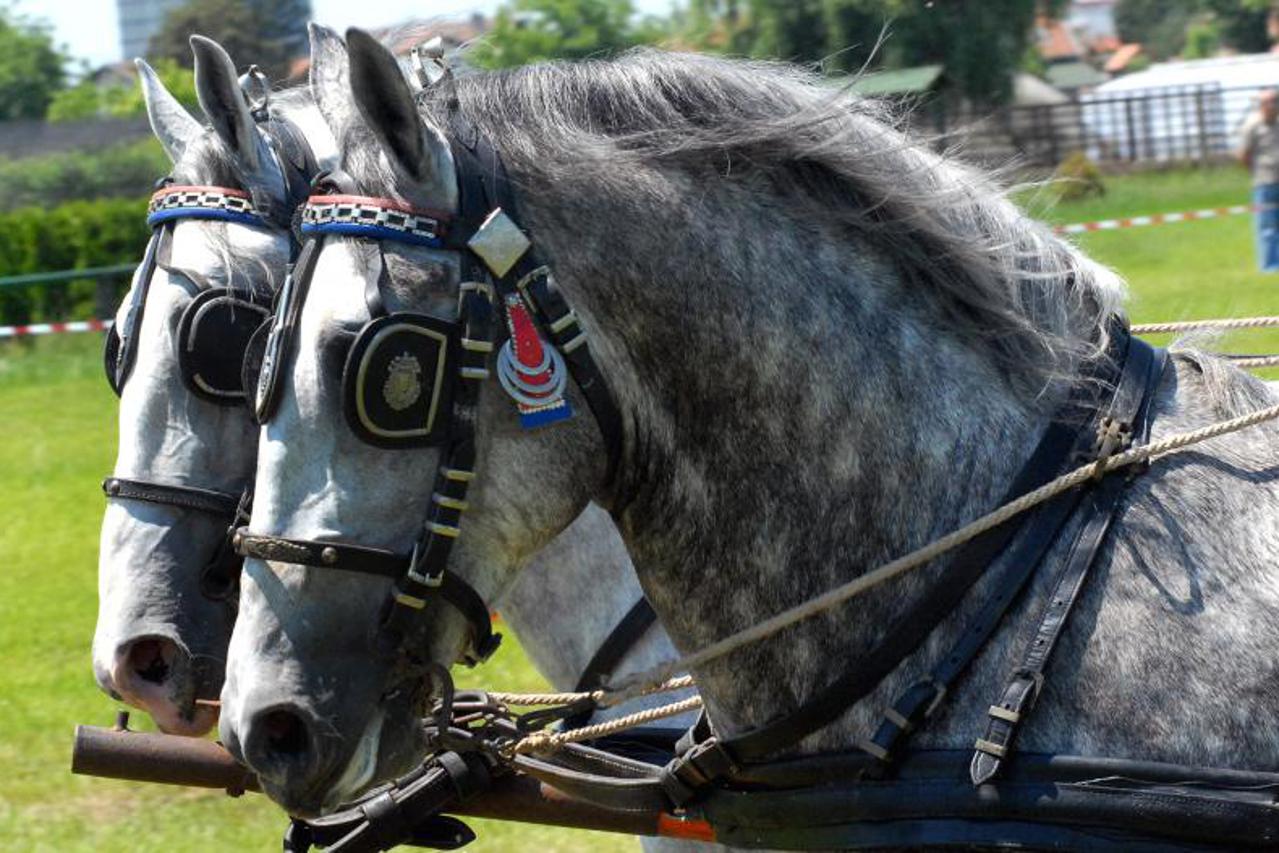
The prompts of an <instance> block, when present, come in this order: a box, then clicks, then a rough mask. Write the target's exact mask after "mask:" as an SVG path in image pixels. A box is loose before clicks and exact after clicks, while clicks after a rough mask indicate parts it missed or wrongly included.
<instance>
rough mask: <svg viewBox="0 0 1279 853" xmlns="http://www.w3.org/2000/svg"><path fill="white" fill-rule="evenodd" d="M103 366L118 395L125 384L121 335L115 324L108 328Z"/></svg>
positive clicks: (103, 351)
mask: <svg viewBox="0 0 1279 853" xmlns="http://www.w3.org/2000/svg"><path fill="white" fill-rule="evenodd" d="M102 366H103V368H104V369H105V370H106V372H107V384H108V385H110V386H111V390H112V391H114V392H115V395H116V396H117V397H119V396H120V391H121V390H122V388H123V385H121V384H120V336H119V335H118V334H116V331H115V326H112V327H111V328H110V329H108V330H107V340H106V343H105V344H104V345H103V348H102Z"/></svg>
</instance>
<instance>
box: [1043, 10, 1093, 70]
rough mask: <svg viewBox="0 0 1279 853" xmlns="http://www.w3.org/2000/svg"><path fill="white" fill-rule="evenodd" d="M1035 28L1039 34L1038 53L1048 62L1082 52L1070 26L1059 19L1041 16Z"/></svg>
mask: <svg viewBox="0 0 1279 853" xmlns="http://www.w3.org/2000/svg"><path fill="white" fill-rule="evenodd" d="M1035 29H1036V31H1037V32H1038V34H1039V45H1038V46H1039V55H1040V56H1042V57H1043V58H1044V59H1045V60H1047V61H1048V62H1056V61H1059V60H1062V59H1075V58H1077V57H1078V56H1080V55H1081V54H1082V53H1083V51H1082V50H1081V49H1080V47H1079V42H1078V41H1076V39H1075V37H1074V35H1073V34H1072V33H1071V32H1070V28H1069V27H1067V26H1066V25H1065V24H1064V23H1062V22H1061V21H1057V20H1054V19H1052V18H1046V17H1043V16H1041V17H1040V18H1039V19H1038V20H1037V21H1036V22H1035Z"/></svg>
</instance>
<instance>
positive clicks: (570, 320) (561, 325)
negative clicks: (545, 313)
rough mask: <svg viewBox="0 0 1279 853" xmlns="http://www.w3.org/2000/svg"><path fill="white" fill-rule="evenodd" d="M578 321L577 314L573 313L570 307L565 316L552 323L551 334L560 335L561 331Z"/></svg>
mask: <svg viewBox="0 0 1279 853" xmlns="http://www.w3.org/2000/svg"><path fill="white" fill-rule="evenodd" d="M576 322H577V315H576V314H575V313H573V311H572V309H570V310H569V312H568V313H567V314H565V315H564V316H563V317H561V318H559V319H558V320H556V321H555V322H554V323H551V334H553V335H558V334H559V333H560V332H562V331H564V330H565V329H567V328H568V327H569V326H571V325H573V324H574V323H576Z"/></svg>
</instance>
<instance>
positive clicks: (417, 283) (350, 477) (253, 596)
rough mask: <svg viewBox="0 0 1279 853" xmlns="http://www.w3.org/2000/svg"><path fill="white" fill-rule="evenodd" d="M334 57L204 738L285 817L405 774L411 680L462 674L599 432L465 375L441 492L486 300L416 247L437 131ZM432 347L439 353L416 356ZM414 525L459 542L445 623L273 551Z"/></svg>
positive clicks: (462, 273) (483, 348)
mask: <svg viewBox="0 0 1279 853" xmlns="http://www.w3.org/2000/svg"><path fill="white" fill-rule="evenodd" d="M347 38H348V46H349V49H350V88H349V89H348V88H345V87H341V86H323V87H321V88H319V89H317V91H316V92H315V93H314V94H315V97H316V100H317V102H318V103H319V104H320V107H321V110H322V111H323V112H324V114H325V116H326V118H327V119H328V120H329V122H330V124H331V127H332V130H333V132H334V135H335V136H336V137H337V138H338V139H339V140H341V141H342V146H341V147H342V149H343V152H344V154H343V159H342V165H341V169H342V172H341V173H340V174H337V175H335V176H334V177H333V178H332V179H331V186H330V192H331V193H332V194H333V198H334V202H333V204H334V205H336V206H337V207H329V208H328V211H329V212H328V214H326V215H328V216H330V219H329V220H327V221H326V224H325V226H324V228H325V229H326V230H324V232H323V233H322V234H320V233H315V231H316V230H319V228H317V226H316V224H315V223H314V222H312V220H311V219H309V218H304V226H303V227H304V229H308V228H311V229H313V233H312V234H311V235H310V236H312V237H314V238H315V240H314V241H313V242H312V244H311V245H310V246H309V247H308V248H307V249H304V253H311V254H310V255H309V256H307V255H305V254H304V258H305V261H299V268H300V269H301V268H302V267H303V264H304V263H305V264H306V266H307V268H306V269H305V270H302V271H301V272H300V273H299V274H298V275H297V276H296V279H297V281H295V285H297V290H295V292H293V293H292V294H290V299H291V300H293V301H294V303H295V304H294V305H292V306H291V307H292V308H293V309H294V311H293V312H292V314H290V313H289V308H288V307H285V308H282V311H281V315H282V316H284V315H286V314H287V315H289V316H290V317H292V318H293V319H285V320H284V321H283V322H282V324H281V326H282V328H281V333H280V339H281V342H282V343H281V346H280V348H279V358H280V360H279V363H278V364H277V365H276V369H275V372H276V374H277V375H275V376H274V377H272V378H270V379H264V383H263V384H264V386H271V385H275V386H277V390H276V391H275V392H270V391H268V396H271V395H272V394H274V396H275V397H276V399H275V401H274V404H273V407H272V411H270V412H268V413H267V414H268V415H269V418H268V420H267V423H266V426H265V427H264V428H263V432H262V437H261V442H260V448H259V458H258V480H257V489H256V493H255V505H254V512H253V520H252V525H251V527H252V530H251V533H252V535H253V537H254V538H255V539H257V540H259V541H260V544H261V547H259V548H256V549H250V550H249V551H247V552H246V553H249V554H250V556H251V558H250V559H247V560H246V562H245V571H244V575H243V585H242V590H241V605H240V615H239V620H238V622H237V626H236V630H235V633H234V636H233V638H232V643H231V650H230V652H229V657H228V671H227V682H226V687H225V689H224V691H223V711H222V722H221V735H222V738H223V740H224V742H225V743H226V744H227V746H228V747H229V748H230V749H231V750H232V751H233V752H235V753H237V754H238V755H239V756H241V757H242V758H243V759H244V760H245V761H246V762H247V763H248V764H249V765H250V766H251V767H253V768H254V770H256V771H257V772H258V774H259V776H260V778H261V779H262V780H263V783H264V787H265V789H266V790H267V791H268V792H269V793H270V794H271V795H272V796H273V797H274V798H275V799H276V800H277V801H279V802H281V803H282V804H283V805H285V806H286V807H287V808H289V809H290V810H291V811H294V812H303V813H306V812H314V811H318V810H320V809H322V808H324V807H326V806H330V805H332V804H334V803H336V802H338V801H340V800H342V799H343V798H345V797H348V796H350V795H351V794H353V793H355V792H356V791H358V790H359V789H361V788H362V787H364V786H366V785H368V784H369V783H370V782H372V781H374V780H376V779H382V778H386V777H387V776H388V775H390V774H393V773H395V772H397V771H399V770H403V769H406V768H407V767H408V766H409V765H410V764H411V763H412V762H414V761H416V760H417V759H418V758H419V757H420V753H421V750H422V748H423V745H422V742H421V738H420V736H418V735H417V732H418V730H419V720H420V718H421V715H422V713H423V710H424V705H425V703H426V701H427V700H428V699H429V694H430V687H431V685H432V681H431V679H430V678H429V677H425V676H427V675H428V674H429V673H430V672H431V670H432V666H433V665H438V664H446V665H447V664H451V663H453V662H456V661H469V662H474V661H475V660H477V659H479V658H482V657H484V656H485V655H486V654H487V653H488V651H490V650H491V649H488V648H481V646H483V645H484V642H483V641H484V639H485V638H484V637H483V636H481V635H482V634H483V633H484V632H485V631H486V629H485V628H484V627H482V626H479V625H478V622H479V620H481V619H482V620H484V622H485V623H487V613H486V611H487V607H486V606H485V605H487V604H489V603H491V602H493V601H495V600H496V599H497V598H498V597H499V596H500V595H501V594H502V593H503V592H505V590H506V588H507V587H508V586H509V584H510V581H511V580H512V579H513V578H514V576H515V570H516V569H517V568H518V567H519V566H521V565H522V564H523V563H524V562H525V561H526V560H527V559H528V558H529V557H530V556H531V555H533V554H534V553H536V552H537V551H538V550H540V549H541V548H542V547H543V546H544V545H546V544H547V543H548V542H549V541H550V540H551V538H553V537H554V535H555V534H556V533H558V532H559V531H561V530H563V529H564V528H565V527H566V526H568V525H569V523H570V522H571V521H573V519H575V518H576V517H577V516H578V515H579V514H580V513H581V512H582V510H583V508H584V507H585V505H586V504H587V502H588V501H589V500H590V499H591V498H592V497H596V496H597V494H598V492H599V489H600V486H601V483H602V481H603V478H604V473H605V469H606V467H607V465H606V454H605V453H604V451H603V442H602V438H601V435H600V431H599V429H598V428H597V426H596V424H595V422H594V419H593V418H592V417H591V415H590V409H589V406H588V404H587V403H586V402H585V401H584V400H583V399H582V398H581V397H580V396H578V394H577V392H576V390H574V389H571V388H570V389H569V391H568V400H567V402H568V405H570V406H572V407H573V409H575V410H576V411H578V412H580V413H581V414H580V415H579V416H578V417H576V418H572V419H570V420H567V421H564V422H562V423H559V424H556V425H555V428H553V429H551V428H548V429H544V430H534V431H526V430H525V429H523V428H522V427H521V425H520V420H519V417H518V416H517V412H516V409H515V406H514V405H513V404H512V402H511V400H510V399H509V398H508V397H506V396H505V395H503V394H502V392H501V391H500V390H497V381H496V379H494V380H493V381H492V382H486V381H484V380H483V379H482V378H481V376H480V374H482V373H483V370H482V368H476V369H477V371H478V372H476V373H472V374H470V375H471V377H472V378H470V379H467V380H459V381H464V382H471V383H474V384H473V386H472V389H473V390H478V386H479V385H483V386H486V387H485V388H484V390H483V391H482V392H481V393H478V395H477V399H476V403H475V406H474V408H473V411H472V413H471V414H470V415H461V416H460V417H461V419H471V418H472V417H473V421H474V423H475V424H476V426H477V429H476V433H475V437H474V452H475V454H476V457H477V460H478V461H477V463H476V465H475V466H474V469H473V471H472V470H470V469H468V470H466V471H463V470H461V469H460V468H459V469H458V470H455V471H453V472H452V473H449V474H447V477H448V478H449V480H448V482H445V483H443V484H441V481H440V480H439V477H440V476H441V475H440V471H441V470H442V467H441V466H442V465H443V466H445V467H447V463H448V459H446V458H445V456H446V454H448V453H452V452H453V451H454V450H456V448H455V447H454V448H453V449H452V450H451V449H450V448H449V447H446V446H444V445H443V444H442V443H441V442H440V441H437V440H434V437H433V435H431V433H434V434H438V435H445V436H450V437H454V438H455V437H456V435H457V430H458V428H459V416H458V415H457V414H456V413H454V411H453V409H454V408H455V407H456V406H457V404H458V403H459V401H460V399H461V397H462V396H464V395H465V394H467V393H469V392H467V391H464V390H462V389H461V388H460V387H447V386H455V385H456V382H455V379H454V373H453V371H456V370H460V369H461V368H460V366H459V365H460V364H461V363H462V362H463V361H464V360H465V359H466V358H468V356H467V355H466V353H470V354H471V355H470V356H469V357H470V358H472V359H474V360H476V363H477V364H483V363H485V362H486V361H487V356H488V354H489V344H490V342H489V340H488V338H487V334H486V335H485V336H484V337H483V338H482V339H476V338H477V337H478V336H479V333H478V332H476V331H475V328H477V327H476V325H475V324H476V323H477V322H478V320H477V319H476V317H475V316H471V319H470V321H465V322H466V323H467V330H469V331H467V330H463V329H461V328H460V327H459V326H456V325H455V324H457V323H458V318H459V311H460V310H462V309H460V308H459V306H460V305H464V304H470V303H468V299H481V300H482V301H483V302H485V303H487V296H478V295H477V293H478V291H477V288H476V287H475V286H473V285H474V284H475V282H476V281H478V276H477V274H476V270H475V269H474V268H473V266H470V265H468V261H467V260H466V258H465V253H464V252H462V251H460V250H459V247H458V246H456V245H454V244H450V243H447V242H446V241H444V240H442V239H436V236H442V235H443V234H444V228H445V227H450V228H454V229H455V233H460V232H461V229H462V223H461V222H460V220H457V217H458V216H459V215H460V214H461V213H462V212H463V211H462V207H463V199H462V198H461V195H460V190H459V179H458V175H457V167H456V164H455V161H454V156H455V155H454V151H453V150H452V149H451V147H450V143H449V141H448V138H447V136H446V132H445V130H444V128H445V127H446V125H445V123H444V122H445V121H446V120H447V116H446V115H445V114H443V113H441V114H440V115H438V116H433V115H430V114H426V115H422V114H419V111H418V108H417V104H416V102H415V99H414V96H413V94H412V93H411V91H410V89H409V87H408V86H407V85H406V83H405V81H404V78H403V75H402V73H401V71H400V69H399V67H398V66H397V64H396V62H395V59H394V58H393V57H392V56H391V55H390V54H389V52H387V51H386V50H385V49H384V48H383V47H382V46H381V45H379V44H378V43H377V42H375V41H374V40H373V39H371V38H370V37H368V36H366V35H365V34H363V33H360V32H358V31H352V32H350V33H348V36H347ZM445 85H448V83H447V82H446V84H445ZM437 94H438V93H437ZM353 193H354V194H357V195H359V196H361V197H363V200H361V199H355V198H351V196H352V194H353ZM371 200H372V201H376V202H377V203H378V204H380V205H381V207H380V208H378V209H379V210H381V211H383V213H382V214H380V216H381V217H382V218H381V219H379V220H378V221H380V222H387V223H391V224H392V225H393V226H396V227H402V228H407V229H408V231H407V232H404V233H406V234H407V239H403V240H387V241H385V242H380V241H377V240H374V239H369V235H371V234H376V233H378V232H375V231H369V230H367V229H365V230H363V231H358V229H357V231H358V233H356V234H353V235H352V234H348V233H343V228H342V227H341V226H342V225H343V224H349V222H350V221H351V219H352V214H351V213H350V210H349V209H348V210H346V211H345V212H341V211H339V210H338V208H341V206H343V205H352V206H354V209H355V210H356V211H357V212H356V213H355V217H359V216H362V215H367V216H370V217H371V216H378V215H379V214H378V213H377V212H376V211H374V210H373V208H372V207H368V209H367V211H364V213H360V212H359V211H361V210H363V209H364V208H365V207H367V205H366V204H365V202H369V201H371ZM309 209H310V208H309ZM335 211H336V212H335ZM396 211H400V212H402V213H404V214H405V215H406V216H407V217H408V219H407V220H405V219H401V218H398V214H397V213H396ZM467 212H468V213H469V212H471V211H467ZM484 212H485V213H488V211H487V210H486V211H484ZM340 217H345V218H344V219H342V220H341V221H338V219H339V218H340ZM388 217H390V218H389V219H388ZM450 220H454V221H453V223H452V224H451V225H446V223H448V222H449V221H450ZM366 221H372V220H366ZM432 228H435V229H436V231H435V236H432V235H431V229H432ZM464 285H465V286H464ZM479 289H483V286H482V285H481V287H480V288H479ZM353 296H354V298H353ZM460 296H461V299H460ZM483 310H484V311H488V310H490V309H489V308H487V307H485V308H483ZM408 315H412V316H414V317H416V318H418V320H419V325H418V326H417V327H415V329H416V331H415V330H409V331H408V332H406V335H407V337H401V338H400V339H399V340H398V341H394V340H392V341H390V342H389V343H388V342H387V341H388V340H389V339H384V338H380V337H379V336H378V329H385V328H388V327H390V328H391V331H390V334H391V335H392V337H394V336H395V335H398V334H399V332H398V331H396V328H394V326H395V322H396V321H397V319H398V318H402V317H406V316H408ZM450 324H454V325H452V326H451V325H450ZM451 329H452V330H453V331H450V330H451ZM454 331H456V334H454ZM437 332H438V333H439V334H441V335H443V336H444V337H445V338H448V342H445V343H438V341H440V340H443V338H437V339H436V341H437V343H432V342H431V340H432V339H431V335H432V334H435V333H437ZM468 335H469V336H471V337H468ZM450 336H451V337H450ZM548 347H549V345H548ZM379 348H380V350H381V352H380V353H379ZM383 355H385V358H382V356H383ZM366 356H367V357H366ZM383 362H385V363H383ZM446 362H447V371H446V372H441V371H443V370H444V369H445V364H446ZM362 365H363V366H362ZM370 365H371V366H370ZM365 368H367V372H365ZM559 369H560V370H561V371H563V365H562V364H561V365H560V368H559ZM357 374H358V375H357ZM487 386H492V387H487ZM437 393H439V394H440V395H441V396H439V397H438V401H437V397H436V395H437ZM356 397H358V398H359V399H356ZM437 402H438V406H437ZM437 408H438V411H437ZM401 413H403V415H401ZM449 416H452V423H451V424H449V425H445V421H446V419H447V418H448V417H449ZM432 420H435V421H436V424H437V426H438V427H439V428H438V429H433V428H432V427H431V424H430V422H431V421H432ZM444 444H447V442H445V443H444ZM450 458H453V459H454V460H455V461H456V459H457V458H459V457H450ZM516 459H518V460H519V464H518V465H513V464H505V463H509V462H511V461H512V460H516ZM456 464H458V465H461V464H462V463H461V462H456ZM507 472H509V475H508V473H507ZM472 475H473V476H472ZM472 479H473V482H471V481H472ZM461 482H466V483H467V484H468V485H469V486H470V488H469V490H466V494H465V498H464V499H461V498H459V497H457V496H456V495H454V496H453V497H450V494H453V492H452V491H451V490H453V489H455V488H457V487H458V485H459V483H461ZM457 494H460V492H458V493H457ZM433 507H434V508H436V509H438V508H440V507H445V508H447V511H448V512H451V513H464V515H465V521H464V523H461V524H460V527H456V528H455V527H451V526H450V525H447V524H443V523H442V522H440V523H435V524H434V529H435V530H436V531H437V533H439V535H441V536H445V537H452V535H453V534H454V532H455V531H456V530H458V529H461V530H464V531H465V533H464V535H462V536H460V537H456V538H451V541H450V542H449V551H450V554H449V557H448V559H447V569H448V572H449V574H450V576H451V579H450V580H449V581H446V582H445V585H446V587H451V588H452V587H455V588H457V589H462V588H463V587H465V588H467V589H468V590H469V592H468V593H466V594H465V595H464V596H462V597H464V598H465V599H466V601H465V602H463V603H462V605H459V603H458V601H456V600H452V601H451V603H446V602H445V601H444V598H448V597H449V596H448V595H444V596H443V597H441V596H431V595H427V596H424V597H423V598H421V599H417V600H414V596H411V595H408V596H405V595H397V594H396V593H395V592H394V591H393V588H394V587H395V586H396V582H395V581H394V580H393V579H392V578H387V577H380V578H379V577H371V576H369V575H368V574H367V573H364V572H361V571H342V570H340V569H341V568H343V565H341V564H334V565H335V568H336V569H338V570H325V569H322V568H316V567H314V566H304V565H299V563H302V562H305V561H304V560H300V559H296V558H294V557H293V555H294V554H296V552H295V551H290V545H289V541H288V540H309V541H314V542H316V543H318V544H320V545H321V548H322V550H325V553H330V554H332V553H335V551H334V547H336V545H337V544H338V543H339V542H340V541H346V542H356V543H359V545H361V546H368V547H371V548H376V549H380V550H381V551H382V552H383V553H388V554H389V553H398V554H408V553H409V552H410V551H412V550H413V548H414V543H415V542H420V539H421V536H422V533H423V529H424V519H426V517H427V516H428V514H429V513H431V512H432V511H433ZM430 524H431V523H428V526H430ZM267 540H270V541H267ZM330 541H331V542H333V543H334V545H333V546H329V547H327V548H325V547H324V545H323V543H325V542H330ZM423 547H438V542H437V546H423ZM252 557H257V558H256V559H255V558H252ZM339 563H340V561H339ZM459 595H461V593H459ZM393 599H394V600H398V601H400V602H404V601H410V605H411V606H410V608H409V609H411V610H412V615H411V617H409V618H407V619H403V620H399V621H397V620H394V619H391V618H390V612H389V611H395V610H397V608H399V607H401V606H403V605H402V604H396V605H391V604H388V602H390V601H392V600H393ZM393 621H394V622H396V624H395V625H391V624H390V622H393ZM435 686H437V687H438V686H439V685H438V683H437V684H436V685H435Z"/></svg>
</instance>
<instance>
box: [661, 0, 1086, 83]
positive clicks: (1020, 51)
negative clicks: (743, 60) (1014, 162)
mask: <svg viewBox="0 0 1279 853" xmlns="http://www.w3.org/2000/svg"><path fill="white" fill-rule="evenodd" d="M1065 5H1066V0H931V2H920V0H692V3H691V6H690V10H689V15H688V17H687V22H688V26H689V27H690V30H689V31H688V32H686V33H685V36H686V38H688V39H689V40H690V41H692V42H693V43H694V44H696V45H698V46H701V47H704V48H708V49H719V50H724V51H727V52H729V53H748V54H750V55H752V56H758V57H769V58H779V59H789V60H793V61H800V62H822V63H824V64H825V65H827V66H829V67H833V68H843V69H849V70H852V69H858V68H861V67H862V66H863V65H866V64H867V63H869V64H870V65H871V66H872V67H897V68H900V67H907V66H912V65H926V64H933V63H939V64H943V65H945V67H946V72H947V74H948V75H949V76H950V78H951V80H953V81H954V82H955V84H956V85H957V86H958V88H959V90H960V91H961V92H962V93H963V94H964V95H966V96H967V97H969V98H970V99H972V100H974V101H978V102H981V103H998V102H1001V101H1005V100H1007V99H1008V98H1009V97H1011V95H1012V79H1013V74H1014V73H1015V72H1016V71H1017V69H1018V68H1019V67H1020V66H1021V65H1022V64H1023V62H1024V60H1025V56H1026V52H1027V48H1028V47H1029V46H1030V44H1031V41H1032V35H1033V32H1034V23H1035V17H1036V14H1038V13H1043V14H1050V15H1052V14H1058V13H1059V12H1060V11H1061V10H1062V9H1063V8H1064V7H1065ZM881 36H887V38H886V40H884V41H883V42H882V43H881ZM876 51H877V52H876Z"/></svg>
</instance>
